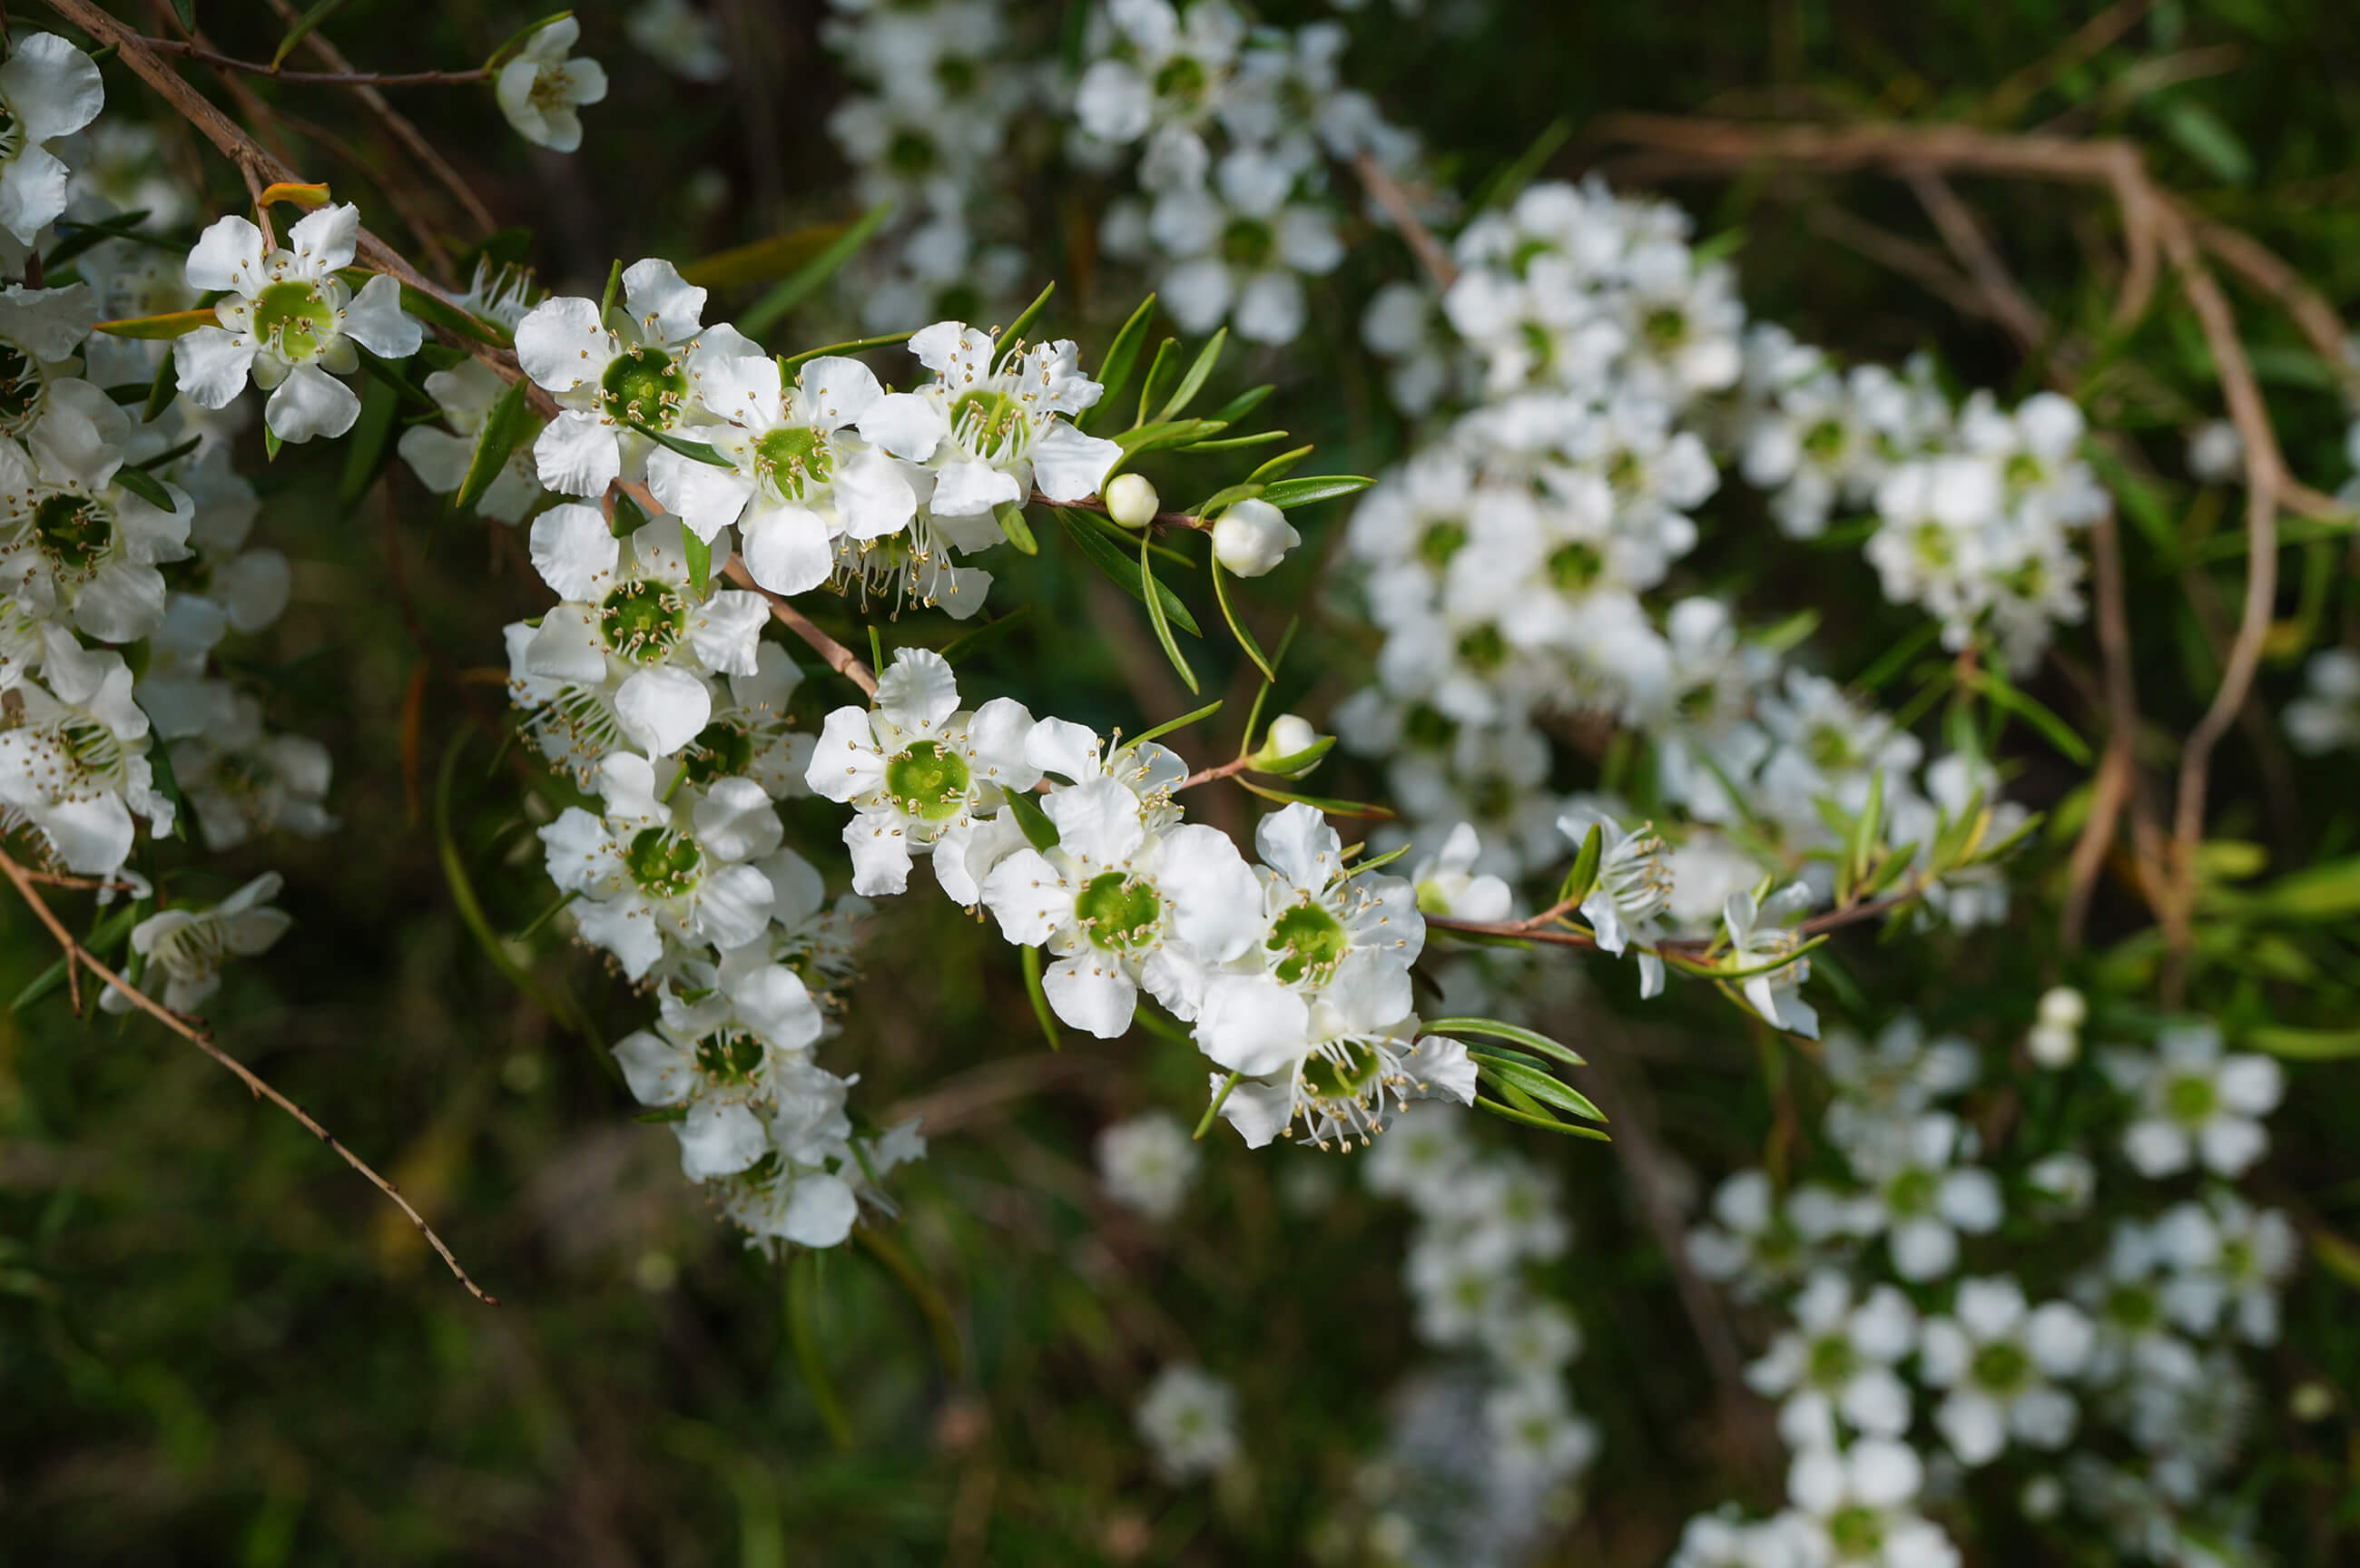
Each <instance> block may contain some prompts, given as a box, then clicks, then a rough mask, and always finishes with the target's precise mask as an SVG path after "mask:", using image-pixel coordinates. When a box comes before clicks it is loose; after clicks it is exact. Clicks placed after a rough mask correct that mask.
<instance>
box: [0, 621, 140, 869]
mask: <svg viewBox="0 0 2360 1568" xmlns="http://www.w3.org/2000/svg"><path fill="white" fill-rule="evenodd" d="M41 648H42V653H41V668H40V679H38V680H35V679H34V678H33V677H32V676H31V675H29V674H24V673H20V674H19V675H18V676H17V678H16V681H15V682H14V683H13V684H11V685H10V686H8V687H7V688H6V690H5V692H0V700H5V701H0V829H5V828H13V827H15V826H16V825H18V824H21V823H29V824H30V825H31V826H32V827H34V828H35V829H36V830H38V832H39V833H40V834H41V837H42V838H43V840H45V841H46V842H47V844H49V849H50V850H51V852H52V853H54V854H55V855H57V857H58V858H59V859H60V860H61V861H63V862H64V863H65V866H66V869H67V870H69V871H72V872H77V873H79V874H81V875H82V876H85V877H109V876H113V875H114V874H115V872H116V871H117V870H119V869H120V868H121V867H122V866H123V862H124V860H125V859H126V857H127V856H128V855H130V853H131V840H132V821H131V819H132V817H133V816H134V815H135V814H136V815H138V816H141V817H145V818H147V823H148V827H149V831H150V832H154V833H169V832H170V831H171V826H172V816H173V812H172V803H171V801H170V800H168V799H167V798H166V797H165V796H164V795H163V794H162V793H161V792H159V791H158V789H156V781H155V773H154V769H153V767H152V765H151V764H150V763H149V762H148V760H147V746H148V736H147V714H146V713H141V712H140V711H139V705H138V703H137V702H134V701H133V700H132V696H131V671H130V670H129V668H128V667H126V665H125V664H124V662H123V658H122V656H121V655H120V654H116V653H111V652H106V651H104V650H101V649H95V648H83V647H82V646H81V645H80V644H78V643H76V642H75V641H74V638H73V634H71V632H68V631H65V630H64V629H62V628H61V627H59V626H47V627H44V628H43V631H42V641H41Z"/></svg>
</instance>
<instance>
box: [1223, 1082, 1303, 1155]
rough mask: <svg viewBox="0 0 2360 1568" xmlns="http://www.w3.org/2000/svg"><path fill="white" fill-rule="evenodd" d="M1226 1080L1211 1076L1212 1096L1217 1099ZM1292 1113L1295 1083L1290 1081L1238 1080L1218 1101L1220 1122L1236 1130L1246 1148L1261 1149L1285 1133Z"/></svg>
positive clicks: (1293, 1109)
mask: <svg viewBox="0 0 2360 1568" xmlns="http://www.w3.org/2000/svg"><path fill="white" fill-rule="evenodd" d="M1227 1082H1228V1080H1227V1079H1225V1078H1223V1077H1222V1076H1221V1075H1220V1074H1219V1073H1214V1074H1213V1075H1212V1083H1211V1093H1212V1094H1213V1095H1214V1096H1215V1097H1217V1098H1218V1096H1219V1094H1220V1093H1221V1086H1222V1084H1224V1083H1227ZM1294 1111H1295V1084H1294V1083H1293V1082H1292V1081H1291V1080H1284V1079H1282V1080H1280V1081H1279V1082H1277V1083H1262V1082H1260V1081H1258V1080H1256V1079H1252V1078H1247V1079H1243V1080H1240V1082H1239V1083H1238V1085H1237V1086H1236V1087H1235V1088H1233V1089H1231V1090H1230V1091H1229V1098H1227V1099H1225V1100H1222V1101H1221V1119H1222V1120H1223V1121H1225V1122H1227V1123H1229V1125H1230V1126H1231V1127H1235V1128H1237V1129H1238V1136H1239V1137H1240V1138H1244V1139H1245V1140H1246V1147H1247V1148H1248V1149H1261V1148H1263V1147H1265V1146H1266V1145H1268V1144H1269V1142H1270V1140H1271V1139H1273V1138H1276V1137H1277V1136H1278V1135H1279V1134H1280V1133H1283V1132H1284V1131H1285V1130H1286V1124H1287V1123H1288V1121H1289V1120H1291V1119H1292V1117H1293V1115H1294Z"/></svg>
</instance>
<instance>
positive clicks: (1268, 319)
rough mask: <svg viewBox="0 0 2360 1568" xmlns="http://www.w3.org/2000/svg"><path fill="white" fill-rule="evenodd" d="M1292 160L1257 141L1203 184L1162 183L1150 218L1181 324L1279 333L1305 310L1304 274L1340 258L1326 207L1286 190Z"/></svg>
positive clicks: (1165, 287)
mask: <svg viewBox="0 0 2360 1568" xmlns="http://www.w3.org/2000/svg"><path fill="white" fill-rule="evenodd" d="M1296 173H1297V170H1296V169H1295V165H1294V164H1293V163H1291V162H1289V161H1288V160H1285V159H1284V158H1279V157H1276V156H1273V153H1272V152H1271V151H1269V150H1267V149H1264V148H1262V147H1239V148H1238V149H1236V150H1235V151H1233V152H1231V153H1229V156H1228V157H1226V158H1222V159H1221V162H1220V165H1219V167H1218V169H1216V170H1215V171H1214V179H1213V184H1212V185H1211V186H1210V187H1209V188H1207V187H1204V186H1199V185H1193V184H1192V185H1188V186H1184V187H1182V188H1180V189H1176V190H1171V191H1165V192H1164V194H1163V195H1162V196H1161V197H1159V198H1158V199H1157V201H1156V203H1155V207H1154V210H1153V212H1152V213H1151V214H1150V215H1149V218H1148V232H1149V234H1151V235H1152V236H1153V239H1154V241H1155V243H1156V245H1157V246H1158V247H1159V248H1160V249H1162V250H1163V251H1164V254H1166V255H1167V256H1172V257H1173V258H1174V261H1173V264H1172V265H1171V266H1170V267H1167V268H1166V269H1165V270H1164V278H1163V280H1162V281H1161V283H1159V284H1158V285H1157V289H1158V294H1159V297H1160V298H1161V299H1163V301H1164V308H1165V309H1167V310H1170V311H1171V312H1172V319H1173V320H1174V321H1177V322H1178V323H1179V324H1180V328H1181V330H1182V331H1184V332H1192V333H1204V332H1211V331H1212V330H1213V329H1214V328H1215V327H1218V326H1219V325H1220V324H1221V322H1222V321H1223V320H1224V319H1228V320H1229V321H1230V322H1231V323H1232V324H1233V325H1234V326H1235V328H1236V329H1237V333H1238V335H1239V336H1240V337H1241V338H1243V339H1245V340H1246V341H1247V342H1249V343H1292V342H1294V341H1295V338H1297V337H1298V336H1300V335H1301V334H1302V332H1303V328H1304V323H1305V321H1306V317H1307V316H1308V313H1309V302H1308V299H1307V298H1306V293H1305V289H1304V286H1303V280H1304V278H1306V277H1308V278H1319V277H1325V276H1326V275H1327V274H1328V273H1330V272H1333V271H1335V270H1336V268H1337V267H1338V266H1340V265H1341V264H1342V262H1343V260H1344V242H1343V240H1342V238H1341V237H1340V236H1339V235H1338V234H1337V233H1336V226H1335V223H1334V222H1333V220H1331V219H1330V218H1329V217H1328V215H1327V213H1326V212H1322V211H1320V210H1319V209H1317V208H1316V207H1312V206H1309V205H1306V204H1305V203H1302V202H1298V201H1294V200H1292V197H1293V195H1294V191H1295V180H1296Z"/></svg>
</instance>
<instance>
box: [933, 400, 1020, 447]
mask: <svg viewBox="0 0 2360 1568" xmlns="http://www.w3.org/2000/svg"><path fill="white" fill-rule="evenodd" d="M951 429H952V430H956V431H957V432H958V435H959V439H960V441H962V442H963V443H964V444H965V445H966V447H967V450H968V451H970V452H976V453H978V454H980V455H986V456H988V455H989V454H991V453H994V452H1003V451H1007V450H1009V449H1011V448H1013V447H1014V446H1015V445H1016V444H1017V443H1018V441H1021V440H1022V437H1023V435H1024V432H1025V429H1026V421H1025V418H1024V409H1023V408H1022V405H1020V404H1019V403H1018V402H1017V401H1016V399H1015V398H1013V397H1010V396H1009V395H1008V394H1007V393H1005V392H996V391H993V390H992V389H990V388H989V387H978V388H976V389H975V390H974V391H972V392H963V393H961V394H960V395H959V396H958V397H956V398H954V399H953V400H952V402H951Z"/></svg>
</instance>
